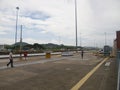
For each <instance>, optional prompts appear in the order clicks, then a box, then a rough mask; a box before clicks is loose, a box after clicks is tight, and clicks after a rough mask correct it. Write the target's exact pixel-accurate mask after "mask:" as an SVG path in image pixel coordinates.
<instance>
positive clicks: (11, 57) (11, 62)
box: [7, 51, 13, 68]
mask: <svg viewBox="0 0 120 90" xmlns="http://www.w3.org/2000/svg"><path fill="white" fill-rule="evenodd" d="M9 60H10V61H9V62H8V64H7V67H8V66H9V64H11V67H12V68H13V54H12V51H11V52H10V53H9Z"/></svg>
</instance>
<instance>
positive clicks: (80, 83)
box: [71, 57, 109, 90]
mask: <svg viewBox="0 0 120 90" xmlns="http://www.w3.org/2000/svg"><path fill="white" fill-rule="evenodd" d="M108 59H109V58H108V57H107V58H105V59H104V60H103V61H101V62H100V63H99V64H98V65H97V66H96V67H94V68H93V69H92V70H91V71H90V72H89V73H88V74H87V75H86V76H84V77H83V78H82V79H81V80H80V81H79V82H78V83H77V84H76V85H75V86H74V87H73V88H72V89H71V90H78V89H79V88H80V87H81V86H82V85H83V84H84V83H85V82H86V81H87V80H88V79H89V78H90V77H91V76H92V74H93V73H94V72H95V71H96V70H97V69H98V68H99V67H100V66H101V65H102V64H103V63H104V62H105V61H107V60H108Z"/></svg>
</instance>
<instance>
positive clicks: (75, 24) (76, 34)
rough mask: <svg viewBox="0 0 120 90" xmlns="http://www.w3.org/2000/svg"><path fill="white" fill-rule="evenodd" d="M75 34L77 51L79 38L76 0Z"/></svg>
mask: <svg viewBox="0 0 120 90" xmlns="http://www.w3.org/2000/svg"><path fill="white" fill-rule="evenodd" d="M75 32H76V33H75V36H76V52H77V47H78V45H77V44H78V40H77V1H76V0H75Z"/></svg>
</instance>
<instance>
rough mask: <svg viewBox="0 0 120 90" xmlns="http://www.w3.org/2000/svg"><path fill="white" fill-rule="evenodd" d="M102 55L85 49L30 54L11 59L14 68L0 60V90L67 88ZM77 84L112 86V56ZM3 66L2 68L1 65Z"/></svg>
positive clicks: (90, 89) (106, 89)
mask: <svg viewBox="0 0 120 90" xmlns="http://www.w3.org/2000/svg"><path fill="white" fill-rule="evenodd" d="M102 60H103V58H100V57H97V56H94V55H93V54H91V53H86V54H85V55H84V59H81V57H80V54H75V55H74V56H67V57H61V56H59V55H58V56H52V58H51V59H46V58H45V57H44V56H40V57H30V58H27V60H24V59H23V60H20V59H14V66H15V67H14V68H10V67H8V68H7V66H6V64H7V62H8V60H7V59H4V60H1V62H0V68H1V69H0V90H70V89H71V88H72V87H73V86H74V85H76V83H77V82H79V81H80V80H81V79H82V78H83V77H84V76H85V75H86V74H87V73H89V72H90V71H91V70H92V69H93V68H94V67H95V66H96V65H97V64H99V63H100V62H101V61H102ZM108 61H109V62H110V66H107V67H106V66H105V65H104V64H105V63H104V64H103V65H102V66H101V67H100V68H99V69H98V70H97V71H96V72H95V73H94V74H93V75H92V76H91V77H90V78H89V79H88V80H87V81H86V82H85V84H84V85H83V86H82V87H81V88H79V90H116V82H117V70H116V60H115V59H110V60H108ZM3 67H4V68H3Z"/></svg>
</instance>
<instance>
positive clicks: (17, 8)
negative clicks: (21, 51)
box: [15, 7, 19, 43]
mask: <svg viewBox="0 0 120 90" xmlns="http://www.w3.org/2000/svg"><path fill="white" fill-rule="evenodd" d="M16 10H17V11H16V31H15V43H16V42H17V29H18V28H17V25H18V11H19V7H16Z"/></svg>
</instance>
